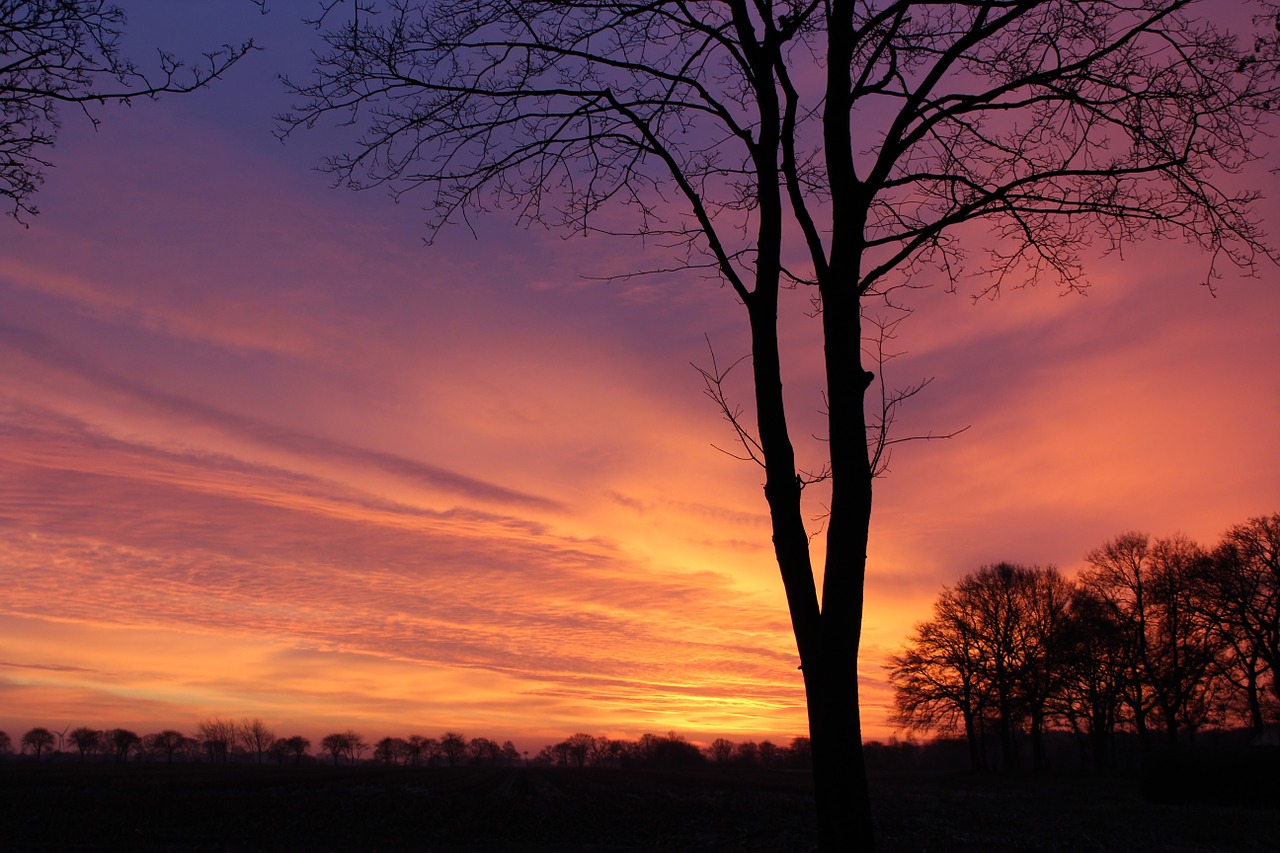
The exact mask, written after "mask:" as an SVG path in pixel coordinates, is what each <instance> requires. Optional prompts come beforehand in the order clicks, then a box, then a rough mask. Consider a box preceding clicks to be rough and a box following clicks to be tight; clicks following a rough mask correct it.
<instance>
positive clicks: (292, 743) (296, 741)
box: [271, 735, 311, 764]
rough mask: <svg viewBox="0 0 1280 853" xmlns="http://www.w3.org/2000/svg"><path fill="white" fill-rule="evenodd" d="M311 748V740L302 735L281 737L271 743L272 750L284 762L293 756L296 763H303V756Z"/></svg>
mask: <svg viewBox="0 0 1280 853" xmlns="http://www.w3.org/2000/svg"><path fill="white" fill-rule="evenodd" d="M310 749H311V741H310V740H309V739H307V738H305V737H303V736H302V735H293V736H291V737H286V738H280V739H279V740H277V741H276V742H275V743H273V744H272V745H271V751H272V752H273V753H274V754H275V755H276V757H277V760H278V761H279V762H280V763H281V764H283V763H284V761H285V759H286V758H292V759H293V763H294V764H301V763H302V757H303V756H304V755H306V754H307V751H308V750H310Z"/></svg>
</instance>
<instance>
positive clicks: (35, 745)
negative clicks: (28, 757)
mask: <svg viewBox="0 0 1280 853" xmlns="http://www.w3.org/2000/svg"><path fill="white" fill-rule="evenodd" d="M53 741H54V735H53V732H51V731H49V730H48V729H46V728H45V727H44V726H36V727H35V728H34V729H31V730H30V731H28V732H27V733H26V734H24V735H23V736H22V748H23V749H24V750H30V751H31V753H32V754H33V755H35V757H36V761H39V760H40V755H41V754H42V753H43V752H44V751H45V750H46V749H49V748H50V747H52V746H53Z"/></svg>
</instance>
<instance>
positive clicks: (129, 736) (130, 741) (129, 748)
mask: <svg viewBox="0 0 1280 853" xmlns="http://www.w3.org/2000/svg"><path fill="white" fill-rule="evenodd" d="M103 739H104V740H105V741H106V742H107V743H108V744H109V745H110V747H111V750H112V751H113V752H114V754H115V757H116V761H121V762H123V761H128V760H129V753H131V752H133V751H134V749H136V748H138V747H141V746H142V738H141V737H139V736H138V733H137V732H134V731H130V730H129V729H111V730H109V731H107V732H106V733H105V734H104V735H103Z"/></svg>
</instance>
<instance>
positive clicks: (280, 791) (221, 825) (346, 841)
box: [0, 761, 1280, 853]
mask: <svg viewBox="0 0 1280 853" xmlns="http://www.w3.org/2000/svg"><path fill="white" fill-rule="evenodd" d="M873 790H874V799H875V802H874V807H875V813H876V819H877V835H878V837H879V839H880V847H881V849H882V850H883V851H934V850H937V851H979V850H981V851H1067V850H1070V851H1122V850H1123V851H1134V850H1149V851H1215V850H1216V851H1273V850H1276V849H1280V803H1271V804H1270V805H1271V807H1270V808H1268V807H1266V806H1265V805H1263V806H1252V807H1243V806H1234V805H1231V804H1228V803H1216V804H1203V803H1202V804H1196V805H1188V804H1186V803H1181V804H1161V803H1152V802H1148V801H1146V800H1145V799H1144V798H1143V797H1142V791H1141V785H1140V783H1139V780H1138V779H1137V778H1136V777H1132V776H1122V775H1121V776H1101V775H1086V774H1074V775H1050V776H1030V775H1009V776H975V775H971V774H963V773H952V774H936V773H934V774H931V773H909V774H894V775H879V776H875V777H873ZM812 827H813V801H812V796H811V790H810V787H809V782H808V779H807V776H806V774H803V773H797V772H788V771H738V770H717V769H701V770H646V769H586V770H557V769H545V768H493V769H485V768H467V769H457V770H448V769H420V770H414V769H409V768H401V767H357V768H334V767H325V766H301V767H255V766H238V765H232V766H226V767H217V766H209V765H173V766H166V765H156V764H142V765H114V764H83V765H81V764H78V763H44V764H41V765H36V764H34V763H33V762H20V761H8V762H4V763H3V764H0V851H4V853H10V852H11V853H36V851H90V850H93V851H99V850H101V851H126V850H127V851H142V852H143V853H158V851H171V853H205V851H208V853H214V851H216V853H238V851H334V852H335V853H337V851H368V853H374V851H379V852H380V853H385V851H441V853H446V852H447V853H452V851H502V850H529V851H545V853H552V852H553V851H555V853H569V852H570V851H575V853H577V852H579V851H580V852H581V853H586V851H590V852H591V853H613V851H639V850H688V851H726V852H727V851H742V853H755V851H759V853H763V851H779V853H785V852H786V851H809V850H813V849H814V835H813V829H812Z"/></svg>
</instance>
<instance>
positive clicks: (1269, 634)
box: [1205, 515, 1280, 731]
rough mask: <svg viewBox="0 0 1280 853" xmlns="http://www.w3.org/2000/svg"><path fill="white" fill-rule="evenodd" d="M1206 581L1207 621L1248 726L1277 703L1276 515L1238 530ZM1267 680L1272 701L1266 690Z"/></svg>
mask: <svg viewBox="0 0 1280 853" xmlns="http://www.w3.org/2000/svg"><path fill="white" fill-rule="evenodd" d="M1213 567H1214V570H1213V571H1211V572H1209V573H1208V575H1207V577H1206V579H1205V584H1206V596H1207V604H1208V606H1209V608H1210V616H1211V618H1212V621H1213V624H1214V625H1215V626H1216V629H1217V631H1218V633H1219V634H1220V635H1221V637H1222V639H1223V641H1224V643H1225V644H1226V645H1227V646H1228V647H1229V650H1230V651H1229V654H1228V662H1227V663H1228V666H1227V673H1228V676H1229V677H1230V678H1231V680H1232V682H1233V683H1234V684H1235V685H1236V687H1237V688H1238V689H1239V690H1240V691H1241V692H1242V693H1243V694H1244V701H1245V705H1246V708H1247V715H1248V720H1249V725H1250V727H1251V728H1253V729H1254V731H1258V730H1260V729H1261V728H1262V727H1263V725H1264V723H1265V722H1266V716H1265V714H1264V708H1266V707H1267V706H1271V707H1272V708H1275V707H1277V703H1278V702H1280V678H1278V677H1277V675H1276V673H1277V672H1280V515H1272V516H1259V517H1257V518H1253V519H1250V520H1249V521H1248V522H1246V523H1244V524H1239V525H1236V526H1235V527H1232V528H1231V529H1230V530H1228V531H1227V532H1226V534H1225V535H1224V536H1223V537H1222V542H1221V544H1220V545H1219V546H1218V547H1217V549H1216V550H1215V551H1214V554H1213ZM1268 680H1269V681H1270V693H1271V697H1270V701H1268V700H1267V696H1266V694H1267V685H1268Z"/></svg>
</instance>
